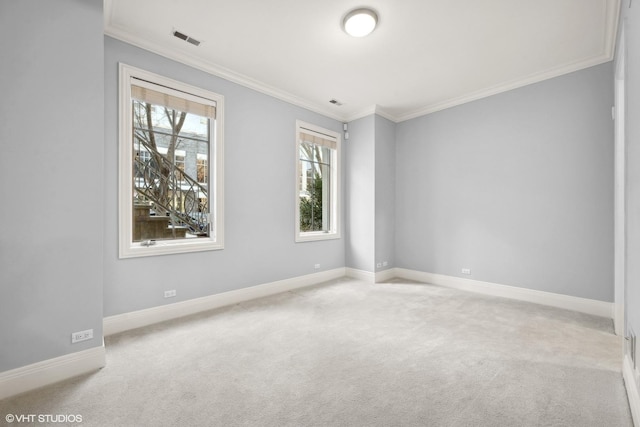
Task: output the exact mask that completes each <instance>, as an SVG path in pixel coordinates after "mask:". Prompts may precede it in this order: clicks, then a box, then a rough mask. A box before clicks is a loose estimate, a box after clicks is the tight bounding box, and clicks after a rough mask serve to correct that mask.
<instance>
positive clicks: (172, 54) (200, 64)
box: [104, 1, 346, 122]
mask: <svg viewBox="0 0 640 427" xmlns="http://www.w3.org/2000/svg"><path fill="white" fill-rule="evenodd" d="M110 3H111V2H108V1H107V2H105V5H107V7H106V8H105V28H104V34H105V35H107V36H109V37H113V38H114V39H117V40H120V41H123V42H125V43H128V44H130V45H133V46H136V47H139V48H141V49H144V50H147V51H149V52H152V53H155V54H157V55H160V56H163V57H165V58H168V59H171V60H174V61H177V62H180V63H182V64H184V65H188V66H190V67H193V68H195V69H198V70H200V71H204V72H205V73H208V74H212V75H214V76H217V77H220V78H223V79H225V80H228V81H230V82H233V83H236V84H239V85H241V86H244V87H247V88H249V89H253V90H255V91H257V92H260V93H263V94H265V95H269V96H271V97H273V98H276V99H280V100H282V101H285V102H288V103H289V104H292V105H296V106H298V107H302V108H304V109H307V110H309V111H313V112H314V113H318V114H321V115H323V116H326V117H329V118H332V119H334V120H338V121H341V122H344V121H345V117H346V116H344V115H340V114H336V112H335V111H332V110H330V109H329V108H327V107H324V106H320V105H318V104H317V103H314V102H310V101H307V100H305V99H303V98H300V97H298V96H296V95H293V94H291V93H288V92H285V91H283V90H280V89H277V88H275V87H273V86H269V85H267V84H265V83H262V82H260V81H258V80H256V79H253V78H251V77H249V76H245V75H243V74H240V73H236V72H235V71H232V70H230V69H228V68H225V67H222V66H220V65H217V64H214V63H211V62H208V61H203V60H201V59H198V58H195V57H193V56H191V55H188V54H185V53H184V52H180V51H177V50H175V49H171V48H169V47H167V46H163V45H160V44H157V43H154V42H151V41H149V40H146V39H144V38H142V37H139V36H137V35H134V34H131V33H129V32H127V31H124V30H122V29H120V28H117V27H116V26H114V25H112V24H111V23H110V22H109V21H110V16H111V7H112V6H111V4H110Z"/></svg>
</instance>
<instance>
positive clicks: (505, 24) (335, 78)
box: [105, 0, 619, 121]
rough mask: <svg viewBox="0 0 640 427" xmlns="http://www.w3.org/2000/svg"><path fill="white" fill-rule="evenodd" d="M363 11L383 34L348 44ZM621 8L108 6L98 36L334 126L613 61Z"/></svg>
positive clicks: (555, 2)
mask: <svg viewBox="0 0 640 427" xmlns="http://www.w3.org/2000/svg"><path fill="white" fill-rule="evenodd" d="M363 5H365V6H368V7H371V8H373V9H374V10H376V11H377V13H378V15H379V25H378V28H377V29H376V30H375V31H374V32H373V33H372V34H371V35H370V36H368V37H364V38H353V37H350V36H348V35H347V34H345V33H344V32H343V31H342V29H341V21H342V18H343V17H344V15H345V14H346V13H347V12H349V11H350V10H352V9H354V8H357V7H362V6H363ZM618 8H619V0H368V1H366V3H362V2H361V1H360V0H227V1H223V0H105V33H106V34H108V35H110V36H112V37H115V38H117V39H120V40H123V41H126V42H129V43H131V44H134V45H137V46H140V47H142V48H145V49H148V50H150V51H153V52H156V53H159V54H161V55H164V56H166V57H169V58H173V59H176V60H178V61H181V62H183V63H186V64H188V65H191V66H194V67H196V68H200V69H203V70H205V71H208V72H210V73H212V74H214V75H218V76H221V77H224V78H226V79H228V80H231V81H234V82H237V83H240V84H242V85H245V86H248V87H251V88H253V89H256V90H259V91H261V92H264V93H267V94H269V95H273V96H275V97H277V98H280V99H283V100H285V101H288V102H292V103H294V104H296V105H300V106H303V107H305V108H309V109H311V110H313V111H317V112H320V113H322V114H325V115H328V116H330V117H333V118H336V119H338V120H342V121H349V120H353V119H355V118H358V117H362V116H364V115H367V114H371V113H372V112H374V111H375V112H377V113H378V114H380V115H382V116H384V117H387V118H389V119H391V120H394V121H402V120H407V119H410V118H413V117H417V116H420V115H423V114H427V113H430V112H433V111H438V110H441V109H444V108H447V107H451V106H453V105H458V104H461V103H464V102H468V101H471V100H474V99H478V98H482V97H484V96H488V95H492V94H495V93H499V92H502V91H505V90H509V89H513V88H515V87H519V86H523V85H526V84H530V83H534V82H537V81H541V80H544V79H547V78H550V77H555V76H558V75H561V74H565V73H568V72H572V71H576V70H580V69H582V68H586V67H589V66H593V65H596V64H600V63H603V62H606V61H609V60H611V59H612V58H613V49H614V41H615V34H616V30H617V19H618ZM174 30H179V31H180V32H183V33H185V34H187V35H189V36H191V37H193V38H195V39H198V40H201V41H202V43H201V44H200V46H198V47H196V46H193V45H191V44H189V43H187V42H185V41H183V40H180V39H178V38H176V37H174V36H173V34H172V33H173V31H174ZM332 98H334V99H337V100H338V101H340V102H342V103H343V105H342V106H335V105H332V104H331V103H329V100H331V99H332Z"/></svg>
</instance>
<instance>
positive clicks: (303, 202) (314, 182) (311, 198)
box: [299, 144, 331, 232]
mask: <svg viewBox="0 0 640 427" xmlns="http://www.w3.org/2000/svg"><path fill="white" fill-rule="evenodd" d="M303 151H304V155H301V160H300V171H301V173H300V187H299V188H300V231H302V232H309V231H328V230H329V229H330V219H331V218H330V212H331V194H330V191H331V185H330V177H331V167H330V165H329V164H328V163H320V162H319V160H320V159H323V158H324V159H326V161H329V159H331V157H330V151H331V150H330V149H329V148H325V147H320V146H317V145H311V144H301V153H302V152H303ZM303 157H304V158H308V157H312V158H313V159H314V160H313V161H309V160H303V159H302V158H303Z"/></svg>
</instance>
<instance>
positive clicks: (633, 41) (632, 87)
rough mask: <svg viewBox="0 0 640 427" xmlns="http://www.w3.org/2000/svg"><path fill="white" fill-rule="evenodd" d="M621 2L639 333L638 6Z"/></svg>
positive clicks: (633, 317) (631, 279)
mask: <svg viewBox="0 0 640 427" xmlns="http://www.w3.org/2000/svg"><path fill="white" fill-rule="evenodd" d="M628 4H629V2H628V1H627V0H625V1H623V2H622V6H621V7H622V17H623V18H624V19H625V20H626V47H627V58H626V65H627V70H626V78H625V85H626V95H625V98H626V102H627V110H626V120H625V124H626V144H627V165H626V166H627V182H626V191H627V200H626V202H627V215H626V219H627V230H626V242H627V262H626V267H627V271H626V310H625V314H626V317H627V327H631V328H632V329H633V330H634V332H635V333H636V335H637V334H640V81H638V79H637V76H639V75H640V7H639V5H638V4H634V5H633V6H634V7H632V8H629V7H628Z"/></svg>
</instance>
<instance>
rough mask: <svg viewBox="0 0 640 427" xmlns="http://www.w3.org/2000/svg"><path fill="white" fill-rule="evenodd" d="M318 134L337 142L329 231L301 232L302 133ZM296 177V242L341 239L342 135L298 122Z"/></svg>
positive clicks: (334, 153) (332, 179) (334, 156)
mask: <svg viewBox="0 0 640 427" xmlns="http://www.w3.org/2000/svg"><path fill="white" fill-rule="evenodd" d="M301 131H304V132H306V133H316V134H318V135H319V136H321V137H323V138H325V139H333V140H335V142H336V149H335V150H332V156H331V178H330V179H331V202H330V205H331V208H330V209H331V214H330V216H329V221H330V224H329V229H328V230H327V231H306V232H303V231H300V191H301V188H300V176H301V167H300V142H301V139H300V132H301ZM295 141H296V143H295V147H296V176H295V209H296V211H295V241H296V242H313V241H318V240H330V239H339V238H340V237H341V236H340V234H341V233H340V223H341V218H340V211H341V209H340V200H341V195H340V188H341V187H340V156H341V143H342V139H341V135H340V133H338V132H334V131H332V130H329V129H325V128H322V127H320V126H316V125H314V124H311V123H307V122H304V121H302V120H296V136H295Z"/></svg>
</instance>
